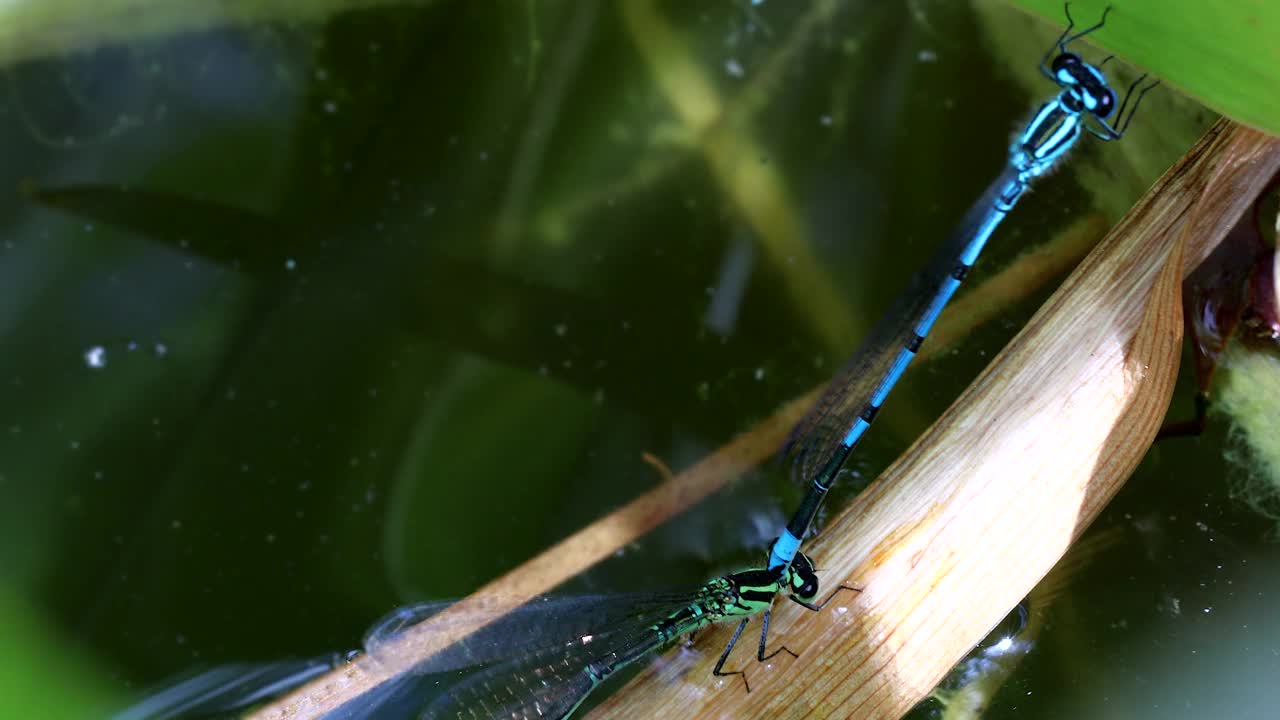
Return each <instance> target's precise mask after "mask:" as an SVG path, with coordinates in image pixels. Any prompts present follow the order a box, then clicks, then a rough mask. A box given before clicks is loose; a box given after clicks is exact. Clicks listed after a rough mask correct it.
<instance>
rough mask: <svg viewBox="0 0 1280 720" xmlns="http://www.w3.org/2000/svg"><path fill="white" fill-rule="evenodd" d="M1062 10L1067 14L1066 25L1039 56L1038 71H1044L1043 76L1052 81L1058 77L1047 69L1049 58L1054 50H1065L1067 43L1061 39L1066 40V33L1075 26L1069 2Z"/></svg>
mask: <svg viewBox="0 0 1280 720" xmlns="http://www.w3.org/2000/svg"><path fill="white" fill-rule="evenodd" d="M1062 11H1063V12H1065V13H1066V14H1067V27H1066V29H1064V30H1063V31H1062V34H1061V35H1059V36H1058V40H1057V41H1056V42H1054V43H1053V44H1052V45H1050V46H1049V49H1048V50H1046V51H1045V53H1044V57H1042V58H1040V72H1042V73H1044V76H1045V77H1047V78H1049V79H1050V80H1052V81H1054V82H1057V81H1058V79H1057V78H1055V77H1054V76H1053V71H1052V70H1050V69H1049V58H1051V57H1053V54H1054V52H1066V51H1067V44H1066V43H1064V42H1063V40H1066V38H1067V33H1069V32H1071V28H1073V27H1075V26H1076V21H1075V20H1072V19H1071V3H1067V4H1066V5H1063V6H1062Z"/></svg>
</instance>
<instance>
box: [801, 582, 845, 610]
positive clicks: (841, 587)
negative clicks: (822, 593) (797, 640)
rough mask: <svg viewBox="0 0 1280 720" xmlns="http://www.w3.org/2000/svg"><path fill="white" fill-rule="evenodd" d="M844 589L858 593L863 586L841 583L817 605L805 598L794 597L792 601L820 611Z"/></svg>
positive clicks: (803, 606)
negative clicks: (857, 586)
mask: <svg viewBox="0 0 1280 720" xmlns="http://www.w3.org/2000/svg"><path fill="white" fill-rule="evenodd" d="M844 590H849V591H851V592H856V593H860V592H862V588H856V587H850V586H848V585H841V586H840V587H838V588H836V589H835V590H832V591H831V594H830V595H828V596H827V599H826V600H823V601H822V602H820V603H818V604H816V605H815V604H813V603H808V602H805V601H803V600H797V599H796V598H793V597H792V598H791V602H793V603H795V604H797V605H799V606H800V607H802V608H805V609H808V610H812V611H814V612H818V611H819V610H821V609H822V608H824V607H826V606H827V603H829V602H831V601H832V600H835V599H836V595H839V594H840V593H841V592H842V591H844ZM787 597H791V596H790V595H788V596H787Z"/></svg>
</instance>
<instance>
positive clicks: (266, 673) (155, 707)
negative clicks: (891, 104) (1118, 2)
mask: <svg viewBox="0 0 1280 720" xmlns="http://www.w3.org/2000/svg"><path fill="white" fill-rule="evenodd" d="M1107 12H1109V9H1108V11H1106V12H1104V13H1103V15H1102V17H1101V18H1100V19H1099V20H1098V22H1097V23H1095V24H1093V25H1091V26H1089V27H1086V28H1084V29H1082V30H1080V31H1078V32H1074V33H1073V32H1072V31H1073V29H1074V26H1075V23H1074V21H1072V20H1071V17H1070V13H1069V11H1068V13H1067V19H1068V25H1067V28H1066V30H1064V31H1063V33H1062V34H1061V36H1059V38H1058V40H1057V41H1056V42H1055V43H1054V45H1053V46H1052V47H1050V49H1049V50H1048V52H1046V54H1045V55H1044V57H1043V58H1042V59H1041V61H1040V68H1041V71H1042V72H1043V73H1044V75H1045V76H1046V77H1047V78H1048V79H1049V80H1050V81H1052V82H1053V83H1055V84H1056V85H1057V86H1058V88H1059V91H1058V93H1057V94H1056V95H1055V96H1054V97H1053V98H1052V99H1050V100H1049V101H1048V102H1046V103H1045V104H1043V105H1042V106H1041V107H1040V108H1039V109H1038V110H1037V111H1036V112H1035V114H1034V115H1033V116H1032V118H1031V120H1030V121H1029V122H1028V123H1027V125H1026V127H1025V128H1023V130H1022V131H1021V132H1019V133H1018V134H1017V135H1016V137H1015V138H1014V141H1013V142H1012V144H1011V146H1010V148H1009V153H1008V156H1007V158H1006V162H1005V163H1004V168H1003V170H1002V172H1001V173H1000V174H999V175H998V176H997V178H996V179H995V181H994V182H993V183H992V184H991V185H990V186H989V188H988V190H987V191H986V192H985V193H984V194H983V195H982V197H981V198H980V199H979V200H978V201H977V202H976V203H975V204H974V205H973V206H972V208H971V209H970V210H969V212H968V213H967V214H966V215H965V217H964V219H963V221H962V222H961V223H960V225H959V229H958V230H957V231H956V232H955V233H953V234H952V236H951V237H950V238H949V239H948V240H947V241H946V242H945V243H944V244H943V245H942V246H941V247H940V248H939V249H938V250H937V251H936V253H935V254H934V257H933V258H932V259H931V260H930V262H929V263H928V264H927V266H926V267H925V269H924V270H923V271H922V272H920V273H919V274H918V275H917V276H916V277H915V279H914V280H913V281H912V284H911V286H910V287H909V288H908V289H907V290H906V291H905V292H904V293H902V294H901V295H900V296H899V298H898V300H897V301H896V302H895V304H894V305H893V307H892V308H891V310H890V311H889V313H888V314H887V315H886V316H885V317H884V318H883V319H882V320H881V321H880V322H879V323H878V324H877V325H876V327H875V328H874V329H873V331H872V332H871V333H870V335H869V337H868V339H867V340H865V341H864V342H863V344H862V345H861V347H860V348H859V349H858V350H857V352H856V353H855V354H854V356H853V358H852V359H851V360H850V361H849V362H848V363H847V365H846V366H845V368H844V369H843V370H842V372H841V373H840V375H839V376H838V377H837V379H836V380H835V381H834V382H833V383H832V385H831V386H830V387H829V389H828V390H827V392H826V393H825V395H824V396H823V397H822V399H821V400H820V401H819V403H818V404H817V405H816V406H815V408H814V409H813V410H812V411H811V412H810V414H809V415H808V416H807V417H806V418H805V420H803V421H802V422H801V423H800V425H799V426H797V428H796V429H795V431H794V432H793V434H792V438H791V440H790V441H789V442H788V445H787V447H786V450H785V451H786V453H787V454H788V455H789V456H790V458H791V461H792V474H793V477H794V478H795V479H797V480H799V481H801V482H804V483H807V484H808V491H807V493H806V494H805V496H804V499H803V500H802V502H801V503H800V506H799V508H798V509H797V510H796V512H795V513H794V514H793V516H792V517H791V520H790V522H789V523H788V524H787V526H786V529H785V530H784V531H783V532H782V534H781V535H780V536H779V537H778V538H777V539H776V540H775V541H774V542H773V544H772V546H771V548H770V552H769V556H768V560H767V562H766V563H765V564H764V566H762V567H758V568H752V569H748V570H743V571H740V572H736V573H732V574H729V575H725V576H723V577H719V578H716V579H714V580H711V581H710V582H708V583H706V584H705V585H703V586H701V587H700V588H697V589H695V590H693V591H692V592H683V593H681V592H677V593H660V594H643V595H623V596H596V597H593V596H587V597H574V598H548V599H543V600H539V601H535V602H533V603H529V604H527V605H524V606H522V607H520V608H517V609H515V610H513V611H508V612H504V613H503V614H501V615H500V616H497V617H496V618H495V619H493V621H492V622H490V623H488V624H485V625H484V626H483V627H481V628H480V629H479V630H478V631H476V632H475V633H473V634H471V635H469V636H468V637H466V638H465V639H463V640H461V641H460V642H459V643H457V644H456V645H452V646H450V647H448V648H445V649H443V650H441V651H439V652H437V653H435V654H433V655H431V656H430V657H427V658H426V659H423V660H422V661H421V662H416V663H413V664H412V666H411V667H410V668H407V671H406V672H404V673H402V674H400V675H399V676H398V677H397V678H395V679H394V680H393V681H390V682H387V683H384V684H383V685H382V686H381V687H379V688H377V689H375V690H373V691H372V692H370V693H368V694H367V695H366V696H364V697H362V698H360V699H358V700H356V701H354V702H352V703H348V704H347V705H344V706H342V707H340V708H335V709H334V711H333V712H334V713H335V714H334V715H333V716H334V717H343V718H375V717H387V716H392V717H394V716H398V715H387V713H388V712H390V709H392V708H394V709H396V710H397V711H399V712H402V713H406V714H407V716H412V717H420V718H565V717H568V716H569V715H571V714H572V713H573V712H574V711H575V710H576V709H577V708H578V707H579V706H580V705H581V704H582V703H583V701H584V700H585V699H586V698H587V697H588V695H589V694H590V693H591V692H592V691H593V690H594V689H595V688H596V687H598V686H599V685H600V684H601V683H603V682H604V681H606V680H607V679H608V678H610V677H611V676H613V675H614V674H615V673H617V672H618V671H620V670H622V669H624V668H627V667H629V666H631V665H633V664H634V663H636V662H637V661H638V660H640V659H642V658H644V657H647V656H649V655H650V654H651V653H653V652H655V651H656V650H658V649H660V648H662V647H664V646H666V645H668V644H670V643H672V642H673V641H675V640H676V639H678V638H680V637H681V636H684V635H687V634H689V633H692V632H694V631H696V630H699V629H701V628H703V627H706V626H707V625H710V624H712V623H720V622H730V621H737V622H738V626H737V628H736V629H735V631H734V633H733V636H732V638H731V640H730V641H729V643H728V644H727V646H726V647H725V648H724V650H723V652H722V653H721V654H720V656H719V658H718V660H717V662H716V664H715V667H714V669H713V671H712V672H713V675H715V676H720V677H726V676H734V677H739V678H741V680H742V683H741V687H742V689H743V691H745V692H749V691H750V684H749V681H748V677H747V672H746V670H745V669H742V668H733V669H726V663H727V661H728V658H729V655H730V652H731V651H732V650H733V648H734V647H735V645H736V643H737V641H738V640H739V638H740V637H741V635H742V633H743V632H744V630H745V628H746V627H747V625H748V623H749V622H750V620H751V619H752V618H755V617H759V619H760V625H761V631H760V636H759V642H758V646H757V652H756V658H757V660H759V661H761V662H764V661H767V660H769V659H771V658H774V657H777V656H778V655H780V654H783V653H785V654H788V655H791V656H795V655H796V652H795V651H794V650H793V649H790V648H787V647H786V646H785V645H775V646H774V647H772V648H771V647H769V637H768V630H769V624H770V617H771V609H772V603H773V602H774V600H775V599H777V597H778V596H779V595H782V596H784V597H786V598H788V599H789V600H791V601H793V602H795V603H796V604H798V605H800V606H802V607H804V608H805V609H807V610H810V611H815V612H817V611H821V610H822V609H823V608H824V607H826V606H827V605H828V604H829V603H830V602H832V601H833V600H834V599H835V598H836V597H837V596H838V595H840V594H841V593H849V594H851V595H852V594H855V593H857V592H858V591H859V588H857V587H856V586H855V585H843V584H842V585H839V586H837V587H836V588H835V589H834V590H832V591H831V592H829V593H827V594H826V595H825V597H822V598H821V599H819V598H820V597H821V593H820V591H819V586H820V583H819V580H818V576H817V571H816V568H815V565H814V562H813V560H812V559H811V558H810V557H808V556H807V555H806V554H804V553H802V552H800V546H801V543H802V541H803V540H804V538H805V537H806V536H807V535H808V533H809V530H810V527H811V525H812V523H813V520H814V518H815V517H816V514H817V512H818V509H819V507H820V506H821V504H822V501H823V499H824V498H825V496H826V494H827V493H828V491H829V490H830V489H831V487H832V486H833V484H834V483H835V482H836V479H837V477H838V476H839V474H840V471H841V469H842V468H843V466H844V465H845V463H846V462H847V460H848V458H849V457H850V455H851V454H852V452H853V450H854V448H855V447H856V446H857V444H858V443H859V441H860V440H861V439H862V438H863V437H864V434H865V433H866V431H867V429H868V428H869V427H870V425H871V424H872V422H873V421H874V419H875V417H876V415H877V413H878V412H879V410H880V408H881V407H882V405H883V404H884V402H885V400H886V398H887V397H888V395H889V394H890V392H891V391H892V389H893V387H894V386H895V385H896V383H897V382H898V380H899V379H900V378H901V377H902V375H903V373H904V372H905V370H906V367H907V366H908V364H909V363H910V362H911V360H912V359H913V358H914V356H915V354H916V352H917V351H918V349H919V348H920V346H921V344H922V343H923V342H924V339H925V338H926V337H927V335H928V334H929V332H930V330H931V329H932V328H933V325H934V323H935V321H936V320H937V318H938V317H939V315H940V314H941V313H942V311H943V309H944V307H945V306H946V305H947V303H948V302H949V301H950V299H951V298H952V296H953V295H954V293H955V292H956V290H957V289H958V287H959V285H960V284H961V282H962V281H963V280H964V278H965V276H966V274H967V273H968V271H969V269H970V268H971V267H972V266H973V264H974V263H975V262H976V261H977V258H978V256H979V254H980V253H981V251H982V249H983V247H984V246H985V245H986V243H987V241H988V240H989V238H990V237H991V236H992V234H993V233H994V232H995V230H996V229H997V227H998V226H999V225H1000V223H1001V222H1002V221H1003V219H1004V218H1005V217H1006V216H1007V215H1008V213H1010V212H1011V211H1012V209H1013V207H1014V205H1015V204H1016V203H1017V202H1018V200H1019V199H1020V198H1021V196H1022V195H1023V194H1024V193H1025V192H1026V190H1027V189H1028V188H1029V187H1030V186H1031V185H1032V183H1033V182H1034V181H1035V180H1036V179H1037V178H1038V177H1040V176H1042V175H1044V174H1045V173H1047V172H1048V171H1050V170H1051V169H1053V168H1054V167H1056V166H1058V165H1059V164H1060V163H1061V161H1062V160H1063V158H1064V157H1065V156H1066V155H1067V153H1068V152H1069V150H1070V149H1071V148H1072V146H1073V145H1074V144H1075V143H1076V141H1077V140H1078V139H1079V138H1080V137H1081V135H1082V134H1083V133H1086V132H1087V133H1089V134H1091V135H1093V136H1094V137H1096V138H1098V139H1099V140H1103V141H1110V140H1116V139H1119V138H1120V137H1122V136H1123V135H1124V133H1125V131H1126V129H1127V128H1128V126H1129V123H1130V121H1131V120H1132V118H1133V116H1134V113H1135V112H1136V110H1137V107H1138V105H1139V104H1140V101H1141V99H1142V97H1143V95H1144V94H1145V93H1146V92H1147V91H1149V90H1150V89H1151V88H1152V87H1153V86H1154V83H1153V84H1149V85H1146V86H1143V87H1141V88H1139V86H1140V84H1141V83H1142V81H1143V77H1140V78H1138V79H1137V80H1135V81H1134V82H1133V84H1131V85H1130V86H1129V88H1128V90H1127V92H1126V93H1125V94H1124V97H1123V99H1122V100H1120V101H1119V102H1117V96H1116V94H1115V92H1114V91H1113V90H1112V88H1111V87H1110V85H1109V84H1108V82H1107V79H1106V77H1105V75H1104V74H1103V72H1102V69H1101V68H1102V67H1103V65H1105V63H1106V62H1107V60H1103V61H1102V62H1100V63H1098V64H1097V65H1094V64H1091V63H1089V62H1087V61H1085V60H1084V59H1082V57H1081V56H1080V55H1078V54H1076V53H1075V52H1072V51H1071V50H1070V49H1069V46H1070V45H1071V44H1072V43H1074V42H1075V41H1077V40H1079V39H1080V38H1082V37H1083V36H1085V35H1087V34H1089V33H1091V32H1093V31H1095V30H1097V29H1098V28H1101V27H1102V26H1103V25H1104V23H1105V22H1106V17H1107ZM1109 59H1110V58H1108V60H1109ZM1144 77H1145V76H1144ZM1126 113H1127V114H1126ZM1113 115H1114V120H1110V119H1109V118H1112V116H1113ZM447 606H448V603H429V604H423V605H416V606H409V607H406V608H402V609H400V610H397V611H396V612H394V613H392V614H391V615H390V616H388V617H387V618H385V619H384V620H382V621H381V622H379V623H378V624H377V625H375V626H374V628H373V629H372V630H371V631H370V632H369V634H368V635H367V636H366V642H365V651H366V652H367V654H368V655H369V656H370V657H371V658H372V659H373V660H374V661H377V660H378V658H379V657H380V655H383V654H384V653H386V652H388V651H389V649H391V648H394V647H395V645H396V643H397V641H398V639H399V638H401V637H402V636H403V634H404V633H406V632H411V631H412V628H414V627H415V626H417V625H418V624H419V623H421V622H423V621H428V620H429V619H430V618H432V617H435V616H436V615H437V614H438V613H441V612H444V611H445V608H446V607H447ZM389 662H390V660H389ZM331 664H332V663H327V662H316V661H308V662H304V663H300V664H270V665H263V666H256V667H253V668H243V670H244V672H243V673H238V674H237V673H231V674H223V675H218V676H213V675H202V676H197V677H195V678H192V679H190V680H188V681H186V682H187V683H188V684H187V685H186V686H185V687H186V691H185V692H177V691H176V690H175V692H173V693H172V694H171V695H169V696H168V697H167V698H166V697H165V696H163V695H157V696H155V697H154V698H152V699H151V700H148V701H145V702H144V703H142V704H139V705H138V706H136V707H135V708H133V709H131V710H130V711H127V712H126V713H124V714H122V715H120V716H119V717H120V718H121V719H122V720H125V719H128V720H133V719H134V718H157V717H184V716H188V715H192V714H196V713H211V712H213V713H218V712H228V711H232V710H234V709H235V708H236V707H240V706H243V705H245V704H250V703H252V702H256V701H258V700H260V699H261V698H263V697H266V696H268V695H274V694H278V693H279V692H281V691H283V690H286V689H288V688H290V687H293V686H296V685H297V684H299V683H301V682H304V681H306V680H307V679H310V678H311V677H314V676H315V675H316V674H317V673H318V672H322V671H324V670H325V669H327V668H328V667H330V665H331ZM459 675H461V676H462V677H461V679H457V676H459ZM444 680H448V681H450V684H449V685H448V687H447V689H445V690H444V691H443V692H434V687H435V685H436V683H439V682H442V681H444ZM168 701H172V702H168ZM166 702H167V703H168V704H166Z"/></svg>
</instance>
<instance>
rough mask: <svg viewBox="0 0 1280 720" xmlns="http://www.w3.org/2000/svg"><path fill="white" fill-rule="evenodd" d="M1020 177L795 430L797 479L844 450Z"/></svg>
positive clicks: (1009, 177)
mask: <svg viewBox="0 0 1280 720" xmlns="http://www.w3.org/2000/svg"><path fill="white" fill-rule="evenodd" d="M1016 177H1017V173H1016V172H1015V171H1014V170H1012V169H1011V168H1006V170H1005V171H1004V172H1003V173H1001V175H1000V176H999V177H997V178H996V180H995V181H994V182H993V183H991V185H990V186H989V187H988V188H987V190H986V192H984V193H983V195H982V197H981V198H979V199H978V201H977V202H976V203H974V204H973V206H972V207H970V209H969V211H968V212H967V213H966V214H965V217H964V220H963V221H962V222H961V224H960V226H959V228H958V229H957V230H956V231H955V232H953V233H952V234H951V236H950V237H948V238H947V241H946V242H945V243H943V244H942V246H941V247H939V248H938V249H937V250H936V251H935V252H934V254H933V256H932V257H931V258H930V260H929V262H928V264H927V265H925V267H924V269H923V270H921V271H920V272H919V273H917V274H916V275H915V277H913V278H912V280H911V283H910V284H909V285H908V286H907V289H906V290H905V291H903V292H902V293H901V294H899V295H898V297H897V299H896V300H895V301H894V303H893V305H892V307H890V309H889V311H888V312H887V313H885V315H884V316H883V317H882V318H881V319H880V321H879V322H877V323H876V325H875V327H873V328H872V330H871V332H870V333H869V334H868V335H867V338H866V339H865V340H863V342H862V345H860V346H859V347H858V349H857V351H856V352H854V354H853V356H852V357H851V358H850V359H849V361H848V362H847V363H845V366H844V368H843V369H841V371H840V373H839V374H838V375H837V376H836V377H835V379H834V380H832V381H831V383H830V384H829V385H828V386H827V389H826V391H825V392H824V393H823V394H822V397H821V398H820V399H819V400H818V402H817V403H816V404H815V405H814V406H813V408H812V409H811V410H810V411H809V412H808V414H806V415H805V417H804V418H803V419H802V420H801V421H800V422H799V423H798V424H797V425H796V427H795V428H794V429H793V430H792V431H791V435H790V436H789V437H788V439H787V442H786V444H785V445H784V446H783V449H782V454H783V455H784V456H789V457H790V459H791V466H792V468H791V475H792V478H793V479H794V480H796V481H797V482H805V483H808V482H811V481H812V480H813V479H814V478H815V477H817V476H818V474H819V473H821V472H822V471H823V469H824V468H825V467H826V465H827V463H828V462H829V461H830V460H831V458H832V457H833V456H834V455H835V454H836V453H837V452H840V451H841V448H842V443H843V440H844V438H845V436H846V434H847V433H848V432H849V430H850V428H851V427H852V426H853V424H854V421H855V420H856V419H857V417H858V415H859V414H861V413H863V412H864V411H865V410H866V409H867V408H868V407H869V404H870V401H871V399H872V397H873V396H874V395H875V394H876V393H877V391H880V390H881V385H882V383H883V382H884V381H885V380H886V378H888V377H889V376H890V374H891V371H892V370H893V366H894V363H895V361H896V360H897V358H898V355H899V351H900V350H901V349H902V348H903V347H904V346H906V345H908V344H911V343H912V342H913V341H914V340H915V334H916V329H917V327H918V325H919V324H920V321H921V319H922V318H923V317H924V316H925V314H926V312H928V310H929V307H930V305H931V303H932V302H933V301H934V298H935V296H936V295H937V293H938V290H939V288H940V287H942V285H943V283H944V281H945V280H946V279H947V277H948V276H949V275H951V274H952V272H953V271H954V270H955V268H956V265H957V262H959V260H960V258H961V255H962V253H963V252H964V251H965V249H966V248H967V247H968V246H969V244H970V242H971V241H972V240H973V238H974V237H975V234H976V233H977V232H978V229H979V228H980V227H982V226H984V225H989V221H990V219H991V217H992V213H993V208H994V207H995V202H996V199H997V197H998V196H999V195H1000V194H1001V192H1002V191H1004V190H1005V189H1006V188H1007V187H1008V186H1009V183H1010V182H1011V181H1013V180H1014V179H1016Z"/></svg>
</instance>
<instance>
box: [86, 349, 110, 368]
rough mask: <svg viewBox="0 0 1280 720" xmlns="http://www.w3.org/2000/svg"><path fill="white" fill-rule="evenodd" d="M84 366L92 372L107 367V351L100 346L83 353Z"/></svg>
mask: <svg viewBox="0 0 1280 720" xmlns="http://www.w3.org/2000/svg"><path fill="white" fill-rule="evenodd" d="M84 364H85V365H88V366H89V367H90V368H92V369H93V370H101V369H102V368H104V367H106V366H107V349H106V348H104V347H102V346H101V345H94V346H93V347H91V348H89V349H88V350H85V351H84Z"/></svg>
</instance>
